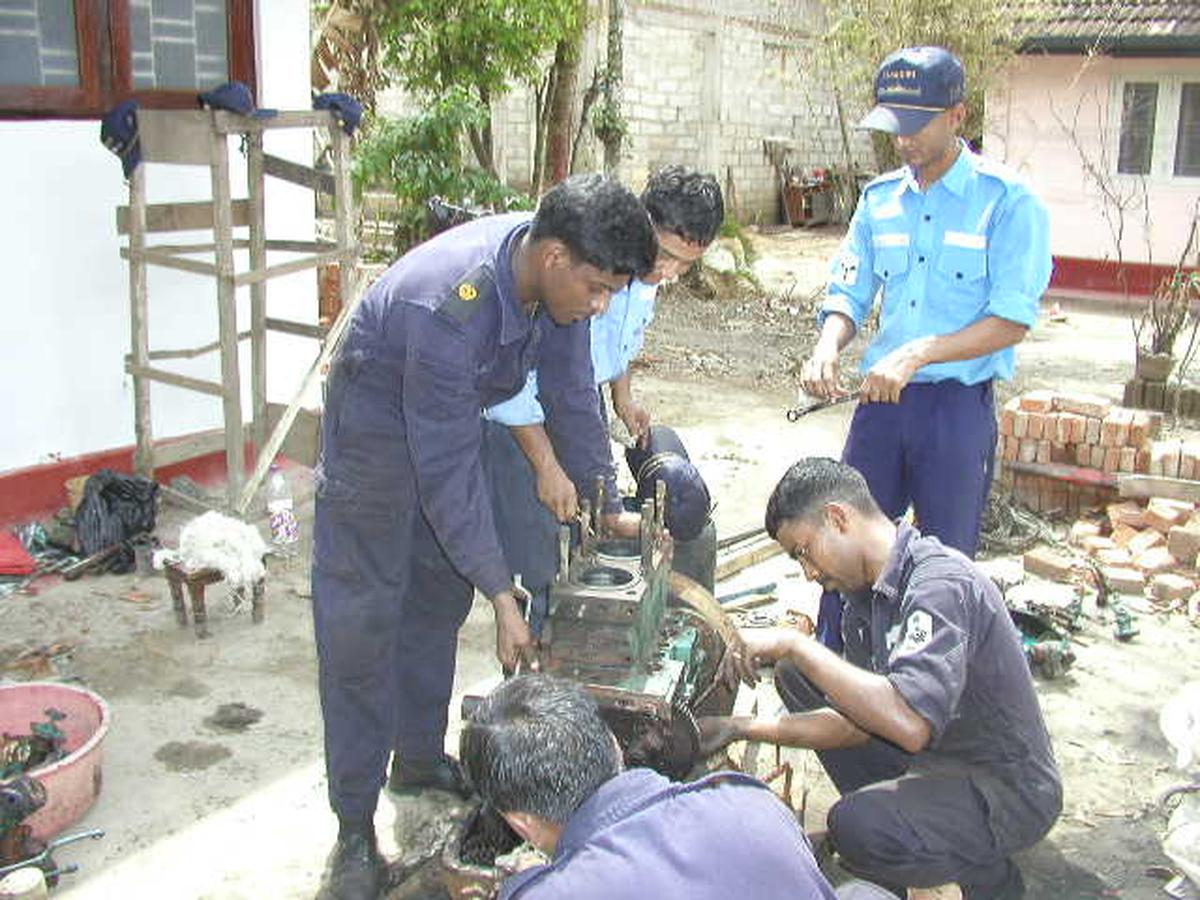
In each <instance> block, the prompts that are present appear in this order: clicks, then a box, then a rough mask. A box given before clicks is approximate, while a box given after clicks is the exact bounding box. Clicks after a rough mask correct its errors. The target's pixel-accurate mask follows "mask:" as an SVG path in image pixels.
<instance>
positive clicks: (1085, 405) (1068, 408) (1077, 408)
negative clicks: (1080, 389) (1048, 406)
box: [1054, 394, 1112, 419]
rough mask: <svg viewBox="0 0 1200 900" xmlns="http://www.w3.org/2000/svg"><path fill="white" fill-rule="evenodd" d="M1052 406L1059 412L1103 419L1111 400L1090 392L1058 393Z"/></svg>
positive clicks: (1110, 407)
mask: <svg viewBox="0 0 1200 900" xmlns="http://www.w3.org/2000/svg"><path fill="white" fill-rule="evenodd" d="M1054 408H1055V409H1056V410H1058V411H1059V412H1067V413H1076V414H1077V415H1081V416H1095V417H1096V418H1099V419H1103V418H1104V417H1105V416H1106V415H1108V412H1109V410H1110V409H1112V402H1111V401H1109V400H1106V399H1105V398H1104V397H1096V396H1094V395H1092V394H1059V395H1058V396H1057V397H1055V398H1054Z"/></svg>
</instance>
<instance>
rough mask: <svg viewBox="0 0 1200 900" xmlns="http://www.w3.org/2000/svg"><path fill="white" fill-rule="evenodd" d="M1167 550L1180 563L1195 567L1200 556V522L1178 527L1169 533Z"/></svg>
mask: <svg viewBox="0 0 1200 900" xmlns="http://www.w3.org/2000/svg"><path fill="white" fill-rule="evenodd" d="M1167 549H1168V550H1169V551H1170V552H1171V555H1172V556H1173V557H1175V558H1176V559H1177V560H1179V561H1180V562H1183V563H1186V564H1187V565H1189V566H1195V564H1196V556H1197V554H1200V522H1194V521H1193V522H1188V523H1187V524H1186V525H1176V526H1174V527H1173V528H1171V529H1170V530H1169V531H1168V532H1167Z"/></svg>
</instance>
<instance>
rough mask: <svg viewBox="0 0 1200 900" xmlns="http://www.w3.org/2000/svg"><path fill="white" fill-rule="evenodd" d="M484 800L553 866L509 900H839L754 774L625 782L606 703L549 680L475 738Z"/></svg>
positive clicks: (647, 775)
mask: <svg viewBox="0 0 1200 900" xmlns="http://www.w3.org/2000/svg"><path fill="white" fill-rule="evenodd" d="M460 756H461V758H462V761H463V767H464V768H465V769H466V771H467V774H468V776H469V777H470V780H471V782H472V784H473V785H474V787H475V788H476V789H477V790H478V791H479V793H480V795H481V796H482V797H483V799H484V801H485V802H487V803H489V804H491V806H492V808H493V809H495V810H496V811H498V812H499V813H500V814H501V815H502V816H504V818H505V819H506V820H507V821H508V823H509V825H511V826H512V828H513V830H514V831H516V832H517V834H519V835H520V836H521V837H522V838H524V839H525V840H527V841H529V842H530V843H531V844H533V845H534V846H536V847H537V848H538V849H540V850H542V851H543V852H545V853H546V854H547V855H548V856H550V857H551V860H550V863H549V864H548V865H544V866H537V867H535V868H531V869H526V870H525V871H523V872H519V873H518V874H516V875H514V876H512V877H511V878H509V879H508V880H507V881H506V882H505V883H504V886H503V888H502V889H501V892H500V898H501V900H517V898H520V900H558V898H562V900H642V898H646V897H663V898H667V897H679V898H683V897H686V898H688V900H731V898H732V900H785V898H786V900H832V898H833V897H834V893H833V890H832V889H831V888H830V887H829V883H828V882H827V881H826V880H825V878H824V876H823V875H821V872H820V870H819V869H818V868H817V865H816V862H815V861H814V860H813V855H812V850H811V849H810V847H809V844H808V840H807V838H805V836H804V832H802V831H801V830H800V827H799V825H798V824H797V822H796V817H795V815H793V813H792V811H791V810H789V809H788V808H787V807H786V806H784V805H783V803H781V802H780V801H779V799H778V798H776V797H775V795H774V794H773V793H771V790H770V789H769V788H768V787H766V785H764V784H762V782H759V781H756V780H755V779H753V778H750V777H749V776H747V775H742V774H740V773H734V772H721V773H717V774H715V775H710V776H708V777H706V778H701V779H700V780H698V781H694V782H691V783H689V784H678V783H674V782H671V781H668V780H667V779H666V778H664V777H663V776H661V775H659V774H658V773H656V772H653V771H651V770H650V769H630V770H628V771H624V772H623V771H621V751H620V749H619V748H618V746H617V742H616V739H615V738H614V737H613V735H612V732H611V731H609V730H608V726H606V725H605V724H604V720H603V719H602V718H601V717H600V711H599V710H598V709H597V707H596V702H595V701H594V700H593V699H592V697H591V696H590V695H589V694H588V693H587V692H586V691H584V690H583V689H582V688H580V687H579V686H577V685H575V684H573V683H571V682H567V681H563V680H560V679H556V678H551V677H550V676H548V675H521V676H518V677H516V678H512V679H509V680H508V681H506V682H504V683H503V684H502V685H501V686H500V687H498V688H496V690H495V691H493V692H492V694H491V695H490V696H489V697H488V698H487V699H486V700H485V701H484V702H483V704H482V705H481V706H480V707H479V708H478V709H477V710H476V711H475V713H474V714H473V715H472V717H471V720H470V721H469V722H468V723H467V724H466V726H465V728H464V729H463V733H462V737H461V739H460Z"/></svg>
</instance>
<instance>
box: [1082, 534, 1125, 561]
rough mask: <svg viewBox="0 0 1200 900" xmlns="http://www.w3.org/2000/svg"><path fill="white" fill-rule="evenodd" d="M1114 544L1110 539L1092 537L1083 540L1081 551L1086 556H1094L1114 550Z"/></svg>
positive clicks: (1100, 536) (1098, 536)
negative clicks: (1102, 551)
mask: <svg viewBox="0 0 1200 900" xmlns="http://www.w3.org/2000/svg"><path fill="white" fill-rule="evenodd" d="M1116 546H1117V545H1116V544H1114V543H1113V539H1112V538H1107V537H1103V536H1102V535H1094V536H1092V537H1088V538H1084V539H1083V544H1082V547H1083V550H1084V551H1085V552H1086V553H1087V554H1088V556H1095V555H1096V554H1097V553H1099V552H1100V551H1101V550H1115V549H1116Z"/></svg>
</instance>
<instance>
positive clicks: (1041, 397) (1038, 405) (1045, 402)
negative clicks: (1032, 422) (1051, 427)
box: [1019, 390, 1055, 413]
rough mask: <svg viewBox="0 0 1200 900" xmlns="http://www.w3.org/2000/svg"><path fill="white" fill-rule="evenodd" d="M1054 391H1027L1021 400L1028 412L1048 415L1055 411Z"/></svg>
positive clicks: (1023, 407)
mask: <svg viewBox="0 0 1200 900" xmlns="http://www.w3.org/2000/svg"><path fill="white" fill-rule="evenodd" d="M1054 399H1055V396H1054V391H1044V390H1042V391H1026V392H1025V393H1024V394H1022V395H1021V396H1020V398H1019V401H1020V407H1021V409H1023V410H1025V411H1026V412H1036V413H1048V412H1050V411H1051V410H1053V409H1054Z"/></svg>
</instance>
